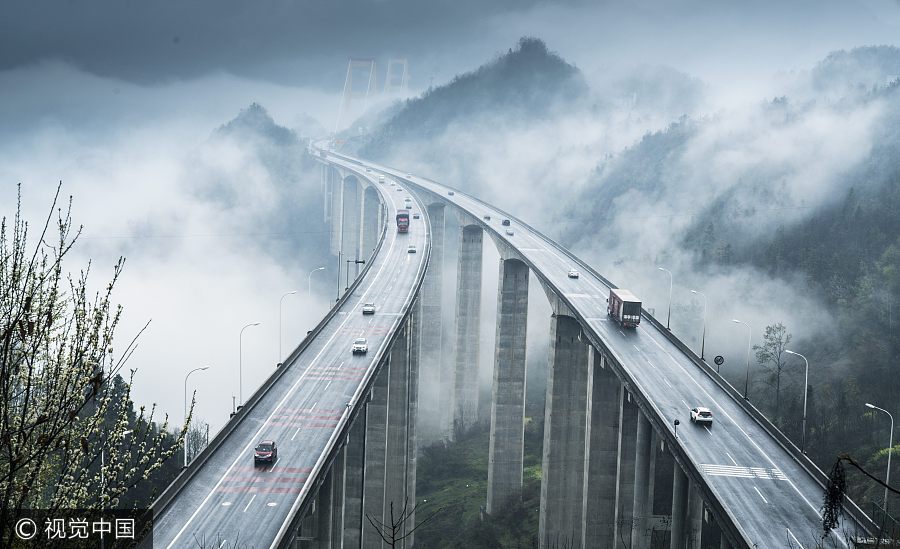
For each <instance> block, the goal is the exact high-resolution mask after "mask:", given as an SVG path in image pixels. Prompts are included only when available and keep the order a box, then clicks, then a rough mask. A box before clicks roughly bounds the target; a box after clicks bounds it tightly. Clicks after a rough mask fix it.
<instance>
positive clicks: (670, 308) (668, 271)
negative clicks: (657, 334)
mask: <svg viewBox="0 0 900 549" xmlns="http://www.w3.org/2000/svg"><path fill="white" fill-rule="evenodd" d="M657 269H659V270H660V271H665V272H667V273H669V312H668V314H666V330H671V328H669V321H671V320H672V271H670V270H669V269H665V268H663V267H657Z"/></svg>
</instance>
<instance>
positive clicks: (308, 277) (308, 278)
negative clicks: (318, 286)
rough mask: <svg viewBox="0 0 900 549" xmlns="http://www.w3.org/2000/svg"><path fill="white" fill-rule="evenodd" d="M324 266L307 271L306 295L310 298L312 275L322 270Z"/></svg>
mask: <svg viewBox="0 0 900 549" xmlns="http://www.w3.org/2000/svg"><path fill="white" fill-rule="evenodd" d="M324 270H325V267H317V268H315V269H313V270H311V271H310V272H309V276H307V277H306V279H307V280H306V286H307V288H306V297H307V298H309V299H312V275H313V273H314V272H316V271H324Z"/></svg>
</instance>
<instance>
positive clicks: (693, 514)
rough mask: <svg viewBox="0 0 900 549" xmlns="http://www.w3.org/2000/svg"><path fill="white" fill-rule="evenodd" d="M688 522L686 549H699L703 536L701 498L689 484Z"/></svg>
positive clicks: (692, 484) (697, 490)
mask: <svg viewBox="0 0 900 549" xmlns="http://www.w3.org/2000/svg"><path fill="white" fill-rule="evenodd" d="M687 503H688V517H689V519H688V521H687V528H686V529H687V536H688V539H687V544H686V545H685V546H686V547H687V549H700V548H701V542H702V534H703V498H702V497H701V496H700V490H699V489H698V487H697V485H696V484H694V483H690V488H689V489H688V499H687Z"/></svg>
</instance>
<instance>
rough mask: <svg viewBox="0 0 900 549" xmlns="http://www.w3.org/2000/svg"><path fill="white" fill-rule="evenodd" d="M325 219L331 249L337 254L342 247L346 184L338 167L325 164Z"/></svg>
mask: <svg viewBox="0 0 900 549" xmlns="http://www.w3.org/2000/svg"><path fill="white" fill-rule="evenodd" d="M324 169H325V171H324V174H325V221H326V222H327V223H328V228H329V232H330V235H329V240H328V243H329V249H330V250H331V253H332V254H333V255H337V253H338V250H340V249H341V237H342V235H341V225H342V223H341V216H342V213H343V192H344V185H343V180H342V179H341V174H340V172H338V171H337V170H336V169H334V168H332V167H329V166H325V167H324Z"/></svg>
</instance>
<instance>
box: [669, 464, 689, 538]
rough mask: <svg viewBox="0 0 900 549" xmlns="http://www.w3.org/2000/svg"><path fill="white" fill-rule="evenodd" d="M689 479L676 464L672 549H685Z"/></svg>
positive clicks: (673, 488) (673, 483)
mask: <svg viewBox="0 0 900 549" xmlns="http://www.w3.org/2000/svg"><path fill="white" fill-rule="evenodd" d="M687 511H688V478H687V475H685V474H684V471H682V470H681V466H680V465H678V464H677V463H676V464H675V470H674V472H673V474H672V529H671V536H670V537H669V548H670V549H684V543H685V532H686V531H687V528H686V526H687V521H688V513H687Z"/></svg>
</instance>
